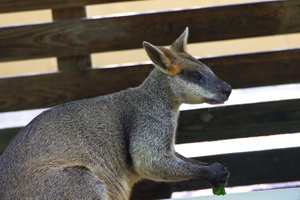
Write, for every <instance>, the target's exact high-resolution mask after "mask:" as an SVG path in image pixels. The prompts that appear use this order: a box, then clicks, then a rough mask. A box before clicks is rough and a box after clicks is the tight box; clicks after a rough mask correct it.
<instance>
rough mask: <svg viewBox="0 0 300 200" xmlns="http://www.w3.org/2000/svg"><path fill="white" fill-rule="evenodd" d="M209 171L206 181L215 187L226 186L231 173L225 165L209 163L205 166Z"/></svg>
mask: <svg viewBox="0 0 300 200" xmlns="http://www.w3.org/2000/svg"><path fill="white" fill-rule="evenodd" d="M204 167H205V168H207V169H206V171H207V174H205V179H206V180H207V181H208V182H209V183H210V184H211V185H212V186H214V187H216V186H219V185H221V184H226V183H227V180H228V178H229V176H230V172H229V171H228V170H227V168H226V167H224V165H222V164H220V163H208V164H206V165H205V166H204Z"/></svg>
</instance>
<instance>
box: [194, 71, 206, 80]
mask: <svg viewBox="0 0 300 200" xmlns="http://www.w3.org/2000/svg"><path fill="white" fill-rule="evenodd" d="M191 78H192V79H193V80H195V81H200V80H202V78H203V76H202V74H200V72H197V71H194V72H192V73H191Z"/></svg>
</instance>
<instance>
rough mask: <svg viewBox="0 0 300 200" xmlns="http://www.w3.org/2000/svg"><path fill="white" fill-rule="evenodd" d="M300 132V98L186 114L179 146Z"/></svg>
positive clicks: (178, 140) (180, 131) (184, 113)
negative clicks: (181, 144)
mask: <svg viewBox="0 0 300 200" xmlns="http://www.w3.org/2000/svg"><path fill="white" fill-rule="evenodd" d="M296 132H300V99H296V100H285V101H275V102H264V103H255V104H247V105H235V106H226V107H223V108H220V109H216V110H213V109H212V110H211V109H199V110H189V111H182V112H181V113H180V119H179V124H178V129H177V141H176V143H178V144H180V143H190V142H202V141H213V140H222V139H233V138H244V137H254V136H264V135H265V136H267V135H274V134H282V133H296Z"/></svg>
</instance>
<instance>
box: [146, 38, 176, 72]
mask: <svg viewBox="0 0 300 200" xmlns="http://www.w3.org/2000/svg"><path fill="white" fill-rule="evenodd" d="M143 46H144V49H145V50H146V52H147V54H148V56H149V58H150V59H151V61H152V62H153V63H154V64H155V65H156V66H157V67H158V69H159V70H160V71H162V72H163V73H165V74H169V66H170V65H171V60H170V58H168V57H167V55H166V52H163V50H161V49H159V48H158V47H156V46H154V45H152V44H150V43H149V42H143ZM165 51H168V50H167V49H165Z"/></svg>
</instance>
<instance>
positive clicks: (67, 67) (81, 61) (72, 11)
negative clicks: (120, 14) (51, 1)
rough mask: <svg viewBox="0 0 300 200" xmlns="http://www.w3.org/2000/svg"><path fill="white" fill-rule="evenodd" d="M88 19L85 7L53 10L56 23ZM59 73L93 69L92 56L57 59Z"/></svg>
mask: <svg viewBox="0 0 300 200" xmlns="http://www.w3.org/2000/svg"><path fill="white" fill-rule="evenodd" d="M85 17H86V9H85V7H72V8H56V9H52V18H53V20H55V21H60V20H67V19H80V18H85ZM57 65H58V70H59V71H76V70H82V69H88V68H91V67H92V59H91V55H89V54H87V55H81V56H68V57H57Z"/></svg>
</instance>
